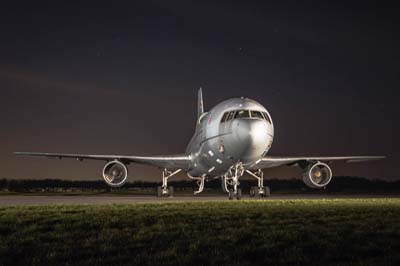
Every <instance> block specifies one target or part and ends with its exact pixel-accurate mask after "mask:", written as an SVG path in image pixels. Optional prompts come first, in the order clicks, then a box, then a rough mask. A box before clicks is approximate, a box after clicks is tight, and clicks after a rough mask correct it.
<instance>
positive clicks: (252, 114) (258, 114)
mask: <svg viewBox="0 0 400 266" xmlns="http://www.w3.org/2000/svg"><path fill="white" fill-rule="evenodd" d="M250 113H251V117H252V118H261V119H264V117H263V115H262V114H261V112H259V111H250Z"/></svg>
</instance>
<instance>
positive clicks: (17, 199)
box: [0, 194, 400, 206]
mask: <svg viewBox="0 0 400 266" xmlns="http://www.w3.org/2000/svg"><path fill="white" fill-rule="evenodd" d="M399 197H400V195H364V194H363V195H318V194H317V195H316V194H311V195H310V194H300V195H299V194H298V195H296V194H291V195H272V196H271V197H267V198H262V199H255V198H250V197H249V196H248V195H244V196H243V198H242V200H295V199H336V198H399ZM225 200H228V197H227V196H175V197H173V198H157V197H155V196H136V195H134V196H115V195H112V196H109V195H104V196H86V195H85V196H81V195H71V196H57V195H54V196H53V195H52V196H39V195H34V196H31V195H0V206H21V205H53V204H67V205H71V204H72V205H82V204H135V203H164V202H195V201H197V202H207V201H225Z"/></svg>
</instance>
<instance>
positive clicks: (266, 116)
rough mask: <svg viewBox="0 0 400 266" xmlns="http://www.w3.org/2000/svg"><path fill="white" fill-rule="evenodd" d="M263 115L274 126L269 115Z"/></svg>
mask: <svg viewBox="0 0 400 266" xmlns="http://www.w3.org/2000/svg"><path fill="white" fill-rule="evenodd" d="M263 115H264V118H265V120H267V121H268V122H269V123H270V124H272V123H271V119H270V118H269V115H268V114H267V113H265V112H264V113H263Z"/></svg>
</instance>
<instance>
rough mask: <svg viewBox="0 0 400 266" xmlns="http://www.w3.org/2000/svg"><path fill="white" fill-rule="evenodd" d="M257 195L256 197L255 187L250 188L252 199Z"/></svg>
mask: <svg viewBox="0 0 400 266" xmlns="http://www.w3.org/2000/svg"><path fill="white" fill-rule="evenodd" d="M255 195H256V192H255V189H254V187H251V188H250V198H254V197H255Z"/></svg>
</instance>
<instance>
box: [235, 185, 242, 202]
mask: <svg viewBox="0 0 400 266" xmlns="http://www.w3.org/2000/svg"><path fill="white" fill-rule="evenodd" d="M236 198H237V199H238V200H240V199H241V198H242V190H241V189H240V188H238V190H237V195H236Z"/></svg>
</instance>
